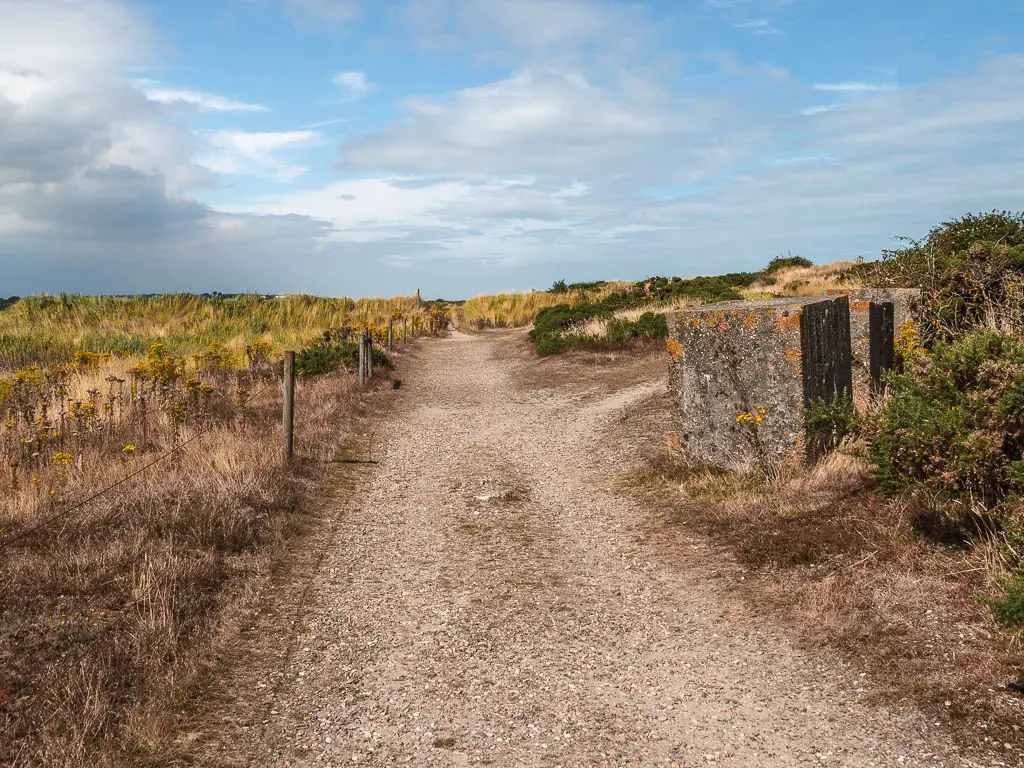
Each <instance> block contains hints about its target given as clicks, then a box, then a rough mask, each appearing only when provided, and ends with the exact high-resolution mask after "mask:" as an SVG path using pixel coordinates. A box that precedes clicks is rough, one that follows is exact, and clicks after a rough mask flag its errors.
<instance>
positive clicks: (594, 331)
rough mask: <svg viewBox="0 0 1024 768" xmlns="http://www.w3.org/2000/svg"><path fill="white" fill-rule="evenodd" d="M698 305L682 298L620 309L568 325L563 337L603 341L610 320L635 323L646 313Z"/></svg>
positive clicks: (663, 312) (606, 334)
mask: <svg viewBox="0 0 1024 768" xmlns="http://www.w3.org/2000/svg"><path fill="white" fill-rule="evenodd" d="M698 303H699V302H697V301H696V300H694V299H685V298H683V299H677V300H676V301H674V302H672V303H670V304H649V305H647V306H644V307H635V308H633V309H620V310H618V311H617V312H614V313H613V314H612V316H611V317H592V318H590V319H589V320H585V321H583V322H580V323H575V324H573V325H570V326H569V327H568V328H567V329H566V330H565V335H566V336H582V337H584V338H591V339H604V338H607V336H608V325H609V323H611V322H612V320H625V321H628V322H634V323H635V322H636V321H637V320H639V319H640V318H641V317H642V316H643V315H645V314H647V313H648V312H654V313H656V314H659V315H663V314H665V313H666V312H672V311H675V310H677V309H683V308H684V307H692V306H695V305H696V304H698Z"/></svg>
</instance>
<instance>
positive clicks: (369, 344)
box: [366, 330, 373, 379]
mask: <svg viewBox="0 0 1024 768" xmlns="http://www.w3.org/2000/svg"><path fill="white" fill-rule="evenodd" d="M366 373H367V375H368V377H369V378H371V379H372V378H373V335H372V334H371V333H370V331H369V330H367V331H366Z"/></svg>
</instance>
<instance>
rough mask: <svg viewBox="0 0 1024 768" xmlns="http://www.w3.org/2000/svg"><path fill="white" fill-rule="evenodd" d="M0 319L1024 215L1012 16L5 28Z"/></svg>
mask: <svg viewBox="0 0 1024 768" xmlns="http://www.w3.org/2000/svg"><path fill="white" fill-rule="evenodd" d="M0 20H2V21H0V265H2V267H3V269H2V272H0V275H2V280H0V295H29V294H33V293H42V292H46V293H57V292H61V291H65V292H70V293H135V292H145V293H149V292H165V291H167V292H171V291H195V292H207V291H222V292H239V291H257V292H262V293H298V292H305V293H312V294H318V295H349V296H358V295H394V294H410V293H413V292H414V291H415V290H416V289H421V290H422V292H423V295H424V296H427V297H443V298H451V299H456V298H466V297H468V296H472V295H476V294H480V293H489V292H496V291H512V290H528V289H531V288H536V289H546V288H548V287H549V286H550V285H551V283H552V282H554V281H555V280H559V279H565V280H567V281H569V282H573V281H582V280H597V279H609V280H610V279H623V280H638V279H642V278H644V277H648V276H652V275H679V276H684V277H685V276H692V275H699V274H718V273H724V272H732V271H738V270H749V269H758V268H760V267H761V266H763V265H764V264H766V263H767V262H768V260H770V259H771V258H772V257H774V256H777V255H779V254H793V255H801V256H805V257H807V258H810V259H812V260H814V261H815V262H818V263H826V262H830V261H835V260H837V259H846V258H855V257H861V256H862V257H864V258H866V259H874V258H878V257H879V255H880V253H881V251H882V249H885V248H890V247H893V246H894V245H895V243H896V241H895V240H894V238H895V237H896V236H899V235H907V236H913V237H920V236H922V235H924V234H926V233H927V231H928V229H929V228H931V227H932V226H935V225H936V224H939V223H940V222H942V221H946V220H949V219H951V218H954V217H957V216H961V215H963V214H966V213H968V212H981V211H989V210H993V209H1000V210H1001V209H1009V210H1021V209H1024V140H1022V137H1024V0H975V2H970V3H968V2H963V0H929V1H927V2H926V1H924V0H898V1H897V2H893V0H887V1H886V2H881V0H860V2H857V3H845V2H839V0H675V1H671V2H670V1H669V0H648V1H647V2H616V1H614V0H396V1H395V2H387V1H386V0H162V1H159V2H158V1H157V0H149V1H148V2H144V1H143V0H134V1H129V0H0Z"/></svg>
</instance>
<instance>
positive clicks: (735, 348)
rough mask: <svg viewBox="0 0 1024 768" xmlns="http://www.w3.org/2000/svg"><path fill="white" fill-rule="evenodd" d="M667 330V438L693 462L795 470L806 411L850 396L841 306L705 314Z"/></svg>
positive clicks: (760, 304) (709, 309) (739, 306)
mask: <svg viewBox="0 0 1024 768" xmlns="http://www.w3.org/2000/svg"><path fill="white" fill-rule="evenodd" d="M668 321H669V335H670V338H669V341H668V348H669V357H670V366H669V370H670V375H669V382H670V384H669V386H670V389H671V392H670V394H671V396H672V397H674V398H675V400H674V402H675V408H676V415H677V424H676V433H677V438H678V441H679V444H680V446H681V447H682V448H683V450H685V451H686V452H687V453H688V454H690V455H692V456H694V457H695V458H698V459H700V460H702V461H706V462H709V463H712V464H717V465H739V464H749V463H752V462H762V461H773V460H781V461H788V462H799V461H802V460H803V459H804V458H805V457H806V455H807V453H808V443H807V437H806V435H805V433H804V426H803V424H804V418H803V413H804V408H805V406H806V404H807V403H809V402H813V401H814V400H815V399H816V398H818V397H822V398H824V399H826V400H831V399H832V398H833V397H834V396H835V394H836V393H837V392H841V391H843V389H849V388H850V386H851V382H850V336H849V333H850V331H849V327H850V326H849V308H848V302H847V299H846V297H845V296H840V297H836V298H827V299H821V298H817V299H768V300H762V301H740V302H724V303H720V304H709V305H704V306H700V307H693V308H689V309H684V310H680V311H678V312H674V313H670V314H669V316H668Z"/></svg>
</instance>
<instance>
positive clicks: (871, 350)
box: [827, 288, 921, 409]
mask: <svg viewBox="0 0 1024 768" xmlns="http://www.w3.org/2000/svg"><path fill="white" fill-rule="evenodd" d="M827 295H829V296H846V297H847V298H848V299H849V302H850V343H851V350H850V352H851V356H852V366H853V402H854V404H855V405H856V406H857V408H858V409H863V408H865V407H866V406H867V405H868V404H869V403H870V402H871V399H872V398H873V397H874V396H875V395H877V394H879V393H880V392H881V391H882V381H881V375H882V372H883V371H886V370H888V369H889V368H891V367H892V363H893V337H895V336H899V334H900V333H901V331H902V329H903V328H904V327H905V326H906V324H907V323H908V321H914V322H917V318H918V317H919V308H920V303H921V292H920V291H919V290H917V289H914V288H856V289H849V290H845V289H831V290H829V291H828V293H827ZM887 305H890V306H891V309H886V306H887Z"/></svg>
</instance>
